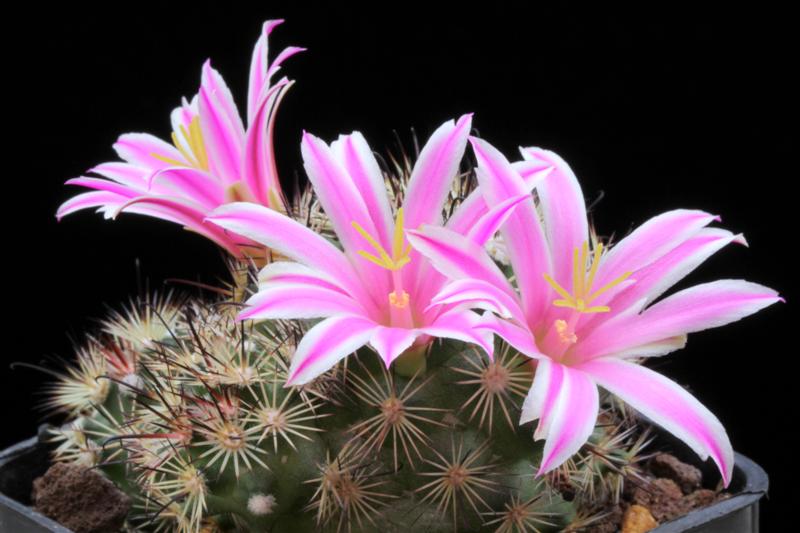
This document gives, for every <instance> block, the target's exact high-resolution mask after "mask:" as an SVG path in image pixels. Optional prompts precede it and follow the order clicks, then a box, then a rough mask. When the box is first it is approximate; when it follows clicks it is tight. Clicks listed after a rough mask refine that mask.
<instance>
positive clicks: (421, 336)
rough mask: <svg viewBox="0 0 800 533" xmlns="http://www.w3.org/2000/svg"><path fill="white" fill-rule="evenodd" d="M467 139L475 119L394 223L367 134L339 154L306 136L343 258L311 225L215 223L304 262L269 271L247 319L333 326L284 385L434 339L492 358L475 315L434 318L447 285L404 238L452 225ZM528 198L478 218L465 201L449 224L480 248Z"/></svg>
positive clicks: (416, 178) (238, 212)
mask: <svg viewBox="0 0 800 533" xmlns="http://www.w3.org/2000/svg"><path fill="white" fill-rule="evenodd" d="M470 127H471V116H469V115H465V116H463V117H461V118H460V119H459V120H458V121H457V122H453V121H448V122H446V123H445V124H443V125H442V126H440V127H439V128H438V129H437V130H436V131H435V132H434V133H433V135H432V136H431V138H430V140H429V141H428V142H427V143H426V145H425V146H424V147H423V149H422V151H421V152H420V154H419V159H418V160H417V162H416V164H415V166H414V169H413V172H412V175H411V178H410V182H409V184H408V188H407V190H406V191H405V192H404V194H403V195H402V197H403V198H404V200H403V203H402V207H400V208H398V209H397V212H396V214H394V215H393V213H392V207H391V204H390V201H389V197H388V195H387V189H386V184H385V182H384V176H383V174H382V172H381V170H380V168H379V166H378V163H377V161H376V160H375V157H374V156H373V154H372V152H371V150H370V148H369V146H368V145H367V143H366V141H365V140H364V137H363V136H362V135H361V134H360V133H357V132H356V133H353V134H351V135H343V136H340V137H339V139H338V140H337V141H335V142H333V143H332V144H331V145H330V146H329V145H327V144H326V143H324V142H323V141H321V140H320V139H318V138H316V137H314V136H313V135H310V134H307V133H306V134H304V135H303V140H302V154H303V160H304V163H305V169H306V172H307V173H308V177H309V180H310V181H311V184H312V185H313V187H314V190H315V192H316V194H317V197H318V198H319V201H320V203H321V205H322V207H323V209H324V210H325V212H326V214H327V216H328V217H329V218H330V220H331V224H332V226H333V229H334V230H335V232H336V234H337V236H338V238H339V243H340V244H341V246H342V250H340V249H339V248H337V247H336V246H334V245H333V244H331V243H330V242H329V241H327V240H326V239H324V238H323V237H321V236H320V235H318V234H316V233H314V232H313V231H312V230H310V229H308V228H307V227H305V226H303V225H302V224H300V223H298V222H296V221H294V220H292V219H290V218H288V217H286V216H284V215H282V214H280V213H277V212H275V211H273V210H269V209H265V208H263V207H262V206H258V205H255V204H247V203H239V204H230V205H226V206H222V207H220V208H219V209H217V210H216V211H215V212H214V213H213V214H212V215H211V216H210V217H209V219H208V220H210V221H212V222H214V223H215V224H217V225H219V226H220V227H222V228H225V229H227V230H230V231H232V232H233V233H236V234H238V235H244V236H245V237H247V238H249V239H252V240H254V241H256V242H258V243H261V244H263V245H265V246H268V247H270V248H272V249H274V250H276V251H278V252H279V253H281V254H283V255H285V256H287V257H289V258H291V259H293V260H294V261H296V263H291V262H277V263H273V264H270V265H268V266H267V267H265V268H264V269H263V270H262V271H261V273H260V290H259V292H258V293H257V294H255V295H254V296H253V297H252V298H251V299H250V300H249V301H248V302H247V303H248V308H247V309H246V310H244V311H243V312H242V313H241V315H240V319H278V318H284V319H297V318H300V319H311V318H324V320H322V321H321V322H319V323H318V324H316V325H315V326H313V327H312V328H311V329H310V330H309V331H308V333H306V335H305V337H304V338H303V339H302V341H301V342H300V343H299V345H298V347H297V350H296V352H295V355H294V356H293V358H292V363H291V368H290V372H289V378H288V381H287V384H289V385H299V384H303V383H306V382H308V381H310V380H312V379H314V378H315V377H317V376H319V375H320V374H321V373H323V372H325V371H326V370H328V369H329V368H331V367H332V366H333V365H335V364H336V363H337V362H338V361H340V360H341V359H343V358H344V357H346V356H347V355H348V354H350V353H352V352H354V351H356V350H357V349H359V348H361V347H362V346H364V345H366V344H370V345H371V346H372V347H373V348H374V349H375V351H376V352H377V353H378V354H379V355H380V357H381V358H382V359H383V361H384V363H385V364H386V365H387V366H389V365H390V364H391V363H392V361H394V360H395V359H396V358H397V357H398V356H399V355H401V354H402V353H403V352H405V351H406V350H408V349H409V348H411V347H412V346H413V347H415V348H416V347H419V346H424V344H426V343H427V342H429V341H430V339H431V338H433V337H446V338H454V339H460V340H464V341H467V342H471V343H476V344H478V345H480V346H481V347H483V349H484V350H486V351H487V352H488V353H491V351H492V344H491V337H492V334H491V332H487V331H483V330H478V329H476V323H477V321H478V320H479V319H480V316H479V315H478V314H476V313H475V312H473V311H470V310H463V309H452V307H453V306H448V305H440V306H436V307H435V308H431V307H430V303H431V298H432V297H433V296H434V295H435V294H436V293H438V292H439V290H440V289H441V288H442V286H443V285H444V283H445V282H446V281H447V280H446V278H445V277H444V276H442V275H441V274H439V273H437V272H436V271H435V270H433V269H432V268H431V265H430V264H429V263H428V262H427V261H426V260H425V259H424V258H423V257H422V256H421V255H419V254H418V253H417V252H415V251H414V250H412V249H411V247H410V246H409V245H408V244H407V243H406V241H405V237H404V231H405V230H406V228H416V227H418V226H420V225H421V224H433V225H441V224H442V223H443V221H442V211H443V205H444V202H445V199H446V197H447V195H448V192H449V190H450V186H451V183H452V180H453V178H454V177H455V176H456V174H457V172H458V169H459V164H460V161H461V159H462V157H463V154H464V150H465V148H466V144H467V138H468V135H469V130H470ZM527 167H531V165H527ZM522 170H523V171H524V172H527V170H528V168H526V169H522ZM528 174H530V172H528ZM529 195H530V193H529V192H526V193H525V194H524V195H520V197H519V198H510V199H509V200H507V201H504V202H500V203H499V204H498V205H497V206H496V207H495V208H494V209H491V210H490V209H486V206H485V203H483V202H480V204H482V207H481V206H478V207H475V206H476V205H478V202H476V201H475V198H472V199H468V200H467V201H466V202H465V204H466V205H467V207H468V209H467V211H464V212H463V213H460V214H459V213H456V214H455V215H454V216H453V217H452V218H451V219H450V221H449V222H448V224H449V225H450V227H451V228H452V229H453V231H455V232H462V231H463V232H464V233H467V234H468V235H469V237H467V238H469V239H470V242H474V243H475V246H477V247H480V246H482V244H483V243H485V241H486V239H488V238H489V237H490V236H491V235H492V234H493V233H495V232H496V230H497V228H498V227H499V224H501V223H502V221H503V220H504V217H505V216H506V215H507V214H508V213H510V210H511V209H512V208H513V206H514V205H515V203H517V202H519V201H522V200H524V199H527V198H528V197H529ZM470 206H473V207H470ZM467 223H469V225H467ZM468 230H469V231H468Z"/></svg>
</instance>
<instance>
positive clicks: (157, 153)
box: [114, 133, 189, 170]
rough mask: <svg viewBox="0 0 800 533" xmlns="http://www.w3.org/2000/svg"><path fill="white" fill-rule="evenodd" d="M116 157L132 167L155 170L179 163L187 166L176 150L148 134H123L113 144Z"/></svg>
mask: <svg viewBox="0 0 800 533" xmlns="http://www.w3.org/2000/svg"><path fill="white" fill-rule="evenodd" d="M114 150H115V151H116V152H117V155H119V157H120V158H121V159H123V160H125V161H127V162H128V163H131V164H133V165H136V166H139V167H144V168H149V169H152V170H157V169H160V168H164V167H168V166H172V165H173V164H174V163H170V162H168V161H180V162H182V163H185V164H186V166H189V163H188V162H187V161H186V159H185V158H184V157H183V155H181V153H180V152H179V151H178V149H177V148H175V147H174V146H172V145H171V144H169V143H166V142H164V141H162V140H161V139H159V138H158V137H155V136H154V135H150V134H149V133H125V134H122V135H120V136H119V139H117V142H115V143H114Z"/></svg>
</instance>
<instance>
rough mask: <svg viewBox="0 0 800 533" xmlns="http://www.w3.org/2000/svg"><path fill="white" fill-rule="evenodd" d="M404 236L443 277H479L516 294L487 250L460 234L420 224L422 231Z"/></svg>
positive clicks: (409, 231) (510, 295) (409, 232)
mask: <svg viewBox="0 0 800 533" xmlns="http://www.w3.org/2000/svg"><path fill="white" fill-rule="evenodd" d="M406 238H407V239H408V242H409V243H411V246H413V247H414V249H415V250H417V251H418V252H419V253H421V254H422V255H424V256H425V257H427V258H428V260H429V261H430V262H431V263H432V264H433V266H434V268H436V270H438V271H439V272H441V273H442V274H444V275H445V276H447V277H449V278H451V279H453V280H457V279H477V280H481V281H484V282H486V283H488V284H490V285H493V286H494V287H497V288H498V289H499V290H501V291H502V292H504V293H506V294H507V295H508V296H509V297H512V298H515V297H516V293H515V292H514V289H513V288H512V287H511V285H510V284H509V283H508V280H507V279H506V277H505V275H504V274H503V272H502V271H501V270H500V269H499V268H498V266H497V265H496V264H495V263H494V261H492V259H491V258H490V257H489V254H487V253H486V250H484V249H483V247H481V246H480V245H478V244H476V243H475V242H472V241H471V240H469V239H467V238H466V237H464V236H463V235H459V234H457V233H454V232H453V231H451V230H449V229H447V228H443V227H441V226H423V228H422V231H412V230H406Z"/></svg>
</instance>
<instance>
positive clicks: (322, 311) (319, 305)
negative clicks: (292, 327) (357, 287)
mask: <svg viewBox="0 0 800 533" xmlns="http://www.w3.org/2000/svg"><path fill="white" fill-rule="evenodd" d="M246 304H247V308H246V309H245V310H244V311H242V312H241V313H240V314H239V317H238V318H239V320H252V319H261V320H264V319H309V318H322V317H329V316H333V315H341V314H351V315H361V314H364V309H363V308H362V307H361V306H360V305H359V304H358V303H357V302H356V301H355V300H353V299H352V298H351V297H350V296H347V295H345V294H343V293H342V292H341V291H335V290H331V289H328V288H324V287H320V286H318V285H301V284H299V283H277V282H268V283H264V284H262V285H261V286H260V287H259V289H258V293H256V294H254V295H253V296H252V297H251V298H250V299H248V300H247V302H246Z"/></svg>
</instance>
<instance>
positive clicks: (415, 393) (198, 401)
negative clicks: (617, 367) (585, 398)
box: [50, 299, 646, 532]
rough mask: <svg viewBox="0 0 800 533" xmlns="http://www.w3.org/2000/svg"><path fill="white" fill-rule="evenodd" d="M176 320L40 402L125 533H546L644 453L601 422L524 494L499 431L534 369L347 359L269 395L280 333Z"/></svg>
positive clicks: (478, 361) (115, 345)
mask: <svg viewBox="0 0 800 533" xmlns="http://www.w3.org/2000/svg"><path fill="white" fill-rule="evenodd" d="M181 305H182V308H178V307H177V304H175V303H174V302H173V301H172V300H169V299H167V300H162V301H160V303H159V306H158V307H157V308H156V309H154V310H153V311H152V312H150V311H148V309H151V308H152V304H150V303H148V304H146V305H145V304H144V303H142V304H141V305H140V306H139V307H136V308H131V309H129V310H128V314H127V316H123V315H117V316H116V317H114V318H113V319H112V321H111V322H109V323H108V324H107V327H106V330H107V331H108V332H113V333H111V334H109V335H107V336H106V337H103V340H98V339H91V340H90V342H89V343H88V347H87V348H86V349H85V350H83V351H81V353H80V357H79V364H78V365H77V366H75V367H74V368H71V369H70V370H68V371H67V372H66V373H65V374H64V377H63V378H62V379H61V381H59V382H58V383H56V384H55V385H54V386H53V389H52V391H51V396H50V398H51V402H50V404H51V406H52V407H55V408H59V409H61V410H62V411H65V412H67V414H68V417H69V420H68V421H67V423H65V424H64V425H62V426H61V427H59V428H53V429H52V430H51V435H52V440H53V441H54V445H55V448H54V458H55V459H56V460H62V461H72V462H78V463H81V464H84V465H86V466H98V467H99V468H100V469H101V471H102V472H104V473H105V474H106V475H107V476H108V477H109V478H111V479H112V480H113V481H115V482H116V483H117V485H118V486H119V487H120V488H121V489H122V490H123V491H125V492H127V493H128V494H130V495H131V496H132V498H133V499H134V500H135V502H136V505H135V509H134V511H133V512H132V513H131V516H130V520H129V522H130V526H131V527H132V528H139V529H141V530H156V531H276V532H278V531H293V532H302V531H319V530H354V531H361V530H364V531H369V530H373V529H375V530H377V529H382V530H386V531H408V530H409V529H419V528H422V529H424V530H426V531H454V530H458V531H495V530H496V531H560V530H564V529H566V528H568V527H569V524H570V523H571V522H572V521H573V520H574V519H575V517H576V516H577V514H576V513H578V512H579V511H581V510H587V509H589V510H591V509H592V508H594V507H596V506H597V505H598V504H600V503H601V502H602V501H607V500H608V499H609V498H611V499H613V498H615V497H618V496H619V493H620V491H621V483H622V482H623V481H624V479H625V478H627V477H629V476H632V475H635V474H636V468H635V465H636V462H637V461H638V457H639V455H640V451H641V449H642V448H643V447H644V445H645V444H646V442H644V441H643V440H642V439H641V438H638V436H637V435H635V431H636V430H635V429H631V428H633V427H634V426H632V422H631V423H626V422H625V420H626V418H625V416H623V414H620V413H617V412H616V411H614V410H613V409H609V410H608V411H607V412H605V414H604V416H603V417H601V423H599V424H598V428H597V430H596V431H595V434H594V435H593V437H592V439H591V441H590V443H589V444H588V445H587V450H586V451H585V453H584V452H582V453H581V454H580V456H579V457H576V458H575V459H574V460H572V461H570V462H568V464H567V465H566V466H564V467H562V468H561V469H559V470H557V471H556V472H554V473H552V474H550V475H547V476H544V477H536V475H535V474H536V465H537V464H538V462H539V460H540V458H541V452H542V449H541V448H542V446H541V442H536V441H534V439H533V437H532V432H531V430H530V428H527V427H518V425H517V421H518V418H519V409H520V406H521V404H522V400H523V399H524V396H525V394H526V392H527V390H528V388H529V387H530V383H531V380H532V378H533V374H534V372H535V367H534V365H533V363H532V362H531V361H530V360H529V359H528V358H526V357H524V356H522V355H520V354H518V353H517V352H515V351H514V350H512V349H511V348H509V347H508V346H505V345H503V344H500V343H498V345H497V347H496V356H495V359H494V361H489V360H488V359H486V357H485V355H483V354H482V353H480V352H478V351H477V350H476V349H475V348H474V347H472V346H470V345H467V344H463V343H459V342H456V341H447V342H442V341H437V342H435V343H433V344H430V345H429V346H427V347H426V348H425V349H424V350H418V352H417V353H415V354H412V358H411V359H410V363H413V364H409V365H405V366H403V365H401V368H400V371H399V372H397V371H394V370H387V369H386V368H385V367H384V365H383V363H382V362H381V361H380V360H379V358H378V357H377V356H375V355H374V354H373V353H372V352H371V351H370V350H369V349H362V350H361V351H360V352H359V353H358V354H356V355H355V356H353V357H350V358H348V359H347V360H346V363H341V364H339V365H338V366H337V367H335V368H333V369H332V370H331V371H329V372H327V373H326V374H324V375H323V376H321V377H320V378H319V379H317V380H315V381H314V382H312V383H311V384H309V385H305V386H300V387H293V388H286V387H284V385H283V383H284V382H285V378H286V372H287V366H288V362H289V360H290V358H291V354H292V350H293V339H294V338H296V337H297V335H296V333H297V332H296V331H295V330H294V329H293V328H294V327H296V326H290V325H288V324H283V323H279V322H273V323H262V324H253V323H245V324H240V323H236V322H235V320H234V318H233V316H234V315H233V313H232V312H231V310H232V309H233V308H232V307H230V306H225V305H223V302H212V303H202V302H199V301H189V302H184V303H182V304H181ZM148 313H149V319H150V320H152V321H156V320H159V321H162V322H163V323H162V324H161V327H157V326H156V325H155V324H149V325H148V324H144V325H143V322H146V321H147V320H144V319H143V318H142V317H144V316H145V315H148ZM126 323H127V324H128V325H127V326H126ZM142 332H155V333H157V334H158V338H146V337H145V336H143V334H142ZM137 335H139V337H138V338H137V337H136V336H137ZM420 358H422V361H423V362H424V364H420ZM610 421H614V424H611V425H609V422H610ZM635 437H636V438H635ZM595 452H596V453H595ZM596 457H602V458H603V460H597V459H596ZM615 476H616V477H615ZM576 494H583V495H586V494H589V495H592V497H593V498H594V499H590V500H588V501H587V498H586V497H585V496H581V497H576Z"/></svg>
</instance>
